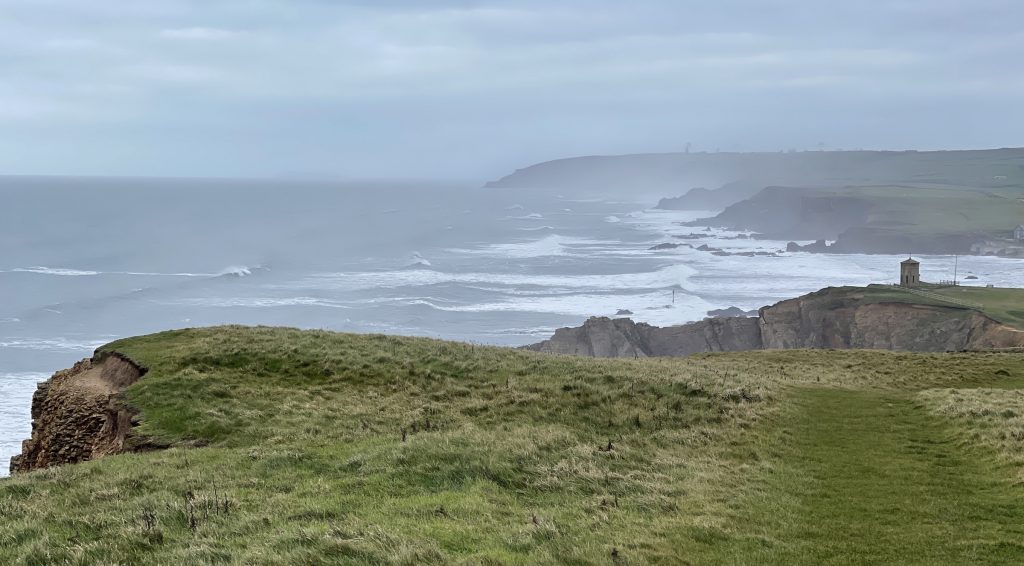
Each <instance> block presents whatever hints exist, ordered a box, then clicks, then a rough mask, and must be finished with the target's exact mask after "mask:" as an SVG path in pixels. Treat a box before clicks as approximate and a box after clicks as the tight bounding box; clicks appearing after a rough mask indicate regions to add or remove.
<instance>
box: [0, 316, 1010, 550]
mask: <svg viewBox="0 0 1024 566" xmlns="http://www.w3.org/2000/svg"><path fill="white" fill-rule="evenodd" d="M104 349H105V350H109V351H117V352H120V353H122V354H125V355H127V356H129V357H130V358H132V359H134V360H136V361H137V362H139V363H141V364H142V365H144V366H146V367H147V368H148V369H149V372H148V373H147V374H146V376H145V377H144V378H143V379H142V380H141V381H139V382H138V383H136V384H135V385H133V386H132V387H131V388H130V389H129V390H128V391H127V395H128V397H129V400H130V401H131V403H132V404H133V405H135V406H136V407H137V408H138V409H139V410H140V411H141V415H142V419H143V422H142V425H141V426H140V431H141V432H142V433H143V434H146V435H149V436H152V437H154V438H158V439H159V440H161V441H163V442H167V443H170V444H171V445H172V446H173V448H171V449H169V450H164V451H159V452H150V453H142V454H129V455H121V456H114V457H109V458H105V459H102V460H98V461H94V462H89V463H85V464H81V465H75V466H67V467H63V468H56V469H50V470H44V471H39V472H33V473H29V474H25V475H21V476H17V477H14V478H11V479H8V480H3V481H0V562H3V563H11V564H17V563H25V564H50V563H65V562H66V563H81V564H88V563H123V564H128V563H131V564H136V563H165V564H166V563H197V564H198V563H233V564H243V563H244V564H264V563H266V564H272V563H353V564H389V563H399V564H425V563H436V564H450V563H464V564H505V563H509V564H646V563H651V562H663V563H686V562H689V563H700V564H704V563H712V564H732V563H742V562H748V563H749V562H758V563H779V564H783V563H785V564H793V563H807V564H820V563H824V562H828V561H829V560H830V559H835V558H836V552H848V551H849V549H851V548H855V547H856V546H857V545H858V544H869V539H870V538H871V537H876V536H878V534H879V531H877V529H875V528H874V527H872V528H864V529H860V530H858V531H856V532H853V531H850V532H847V531H844V530H843V528H842V525H843V523H842V519H843V517H838V518H837V517H834V516H833V517H832V520H833V521H834V523H835V525H833V526H829V525H828V524H827V523H822V522H821V521H819V520H818V519H815V518H816V517H818V518H819V519H820V516H823V515H822V514H824V513H826V510H827V509H829V508H830V507H829V506H830V503H829V497H830V492H829V489H828V488H829V485H832V484H830V483H829V482H828V481H826V479H827V477H829V474H830V473H833V472H836V470H833V469H825V468H828V466H829V465H828V461H830V460H829V459H827V458H826V459H824V460H822V459H821V457H820V454H819V453H818V452H816V451H818V450H820V449H822V447H823V446H829V450H833V451H834V450H838V451H840V452H842V454H843V458H842V459H840V460H839V461H840V462H849V461H856V460H857V459H858V458H873V457H876V456H877V457H884V458H886V459H887V460H888V461H890V462H891V465H892V466H893V467H894V468H893V469H896V470H898V469H900V468H901V467H903V466H905V467H906V469H908V470H909V469H913V470H923V471H927V466H928V465H930V463H931V464H936V465H938V464H937V463H941V462H942V461H945V460H943V459H946V458H948V461H950V462H954V463H955V465H957V466H960V465H961V464H963V467H962V468H955V469H951V470H947V472H949V473H948V474H947V475H948V476H949V477H948V482H947V481H946V480H945V479H943V480H942V482H940V483H936V484H934V485H931V484H928V485H926V486H925V488H927V489H925V488H922V490H921V491H920V493H919V494H918V495H919V497H917V498H916V499H915V498H911V497H907V498H906V502H905V503H906V506H905V508H890V507H891V506H890V507H886V505H885V501H884V500H885V498H887V497H889V496H891V491H890V492H887V491H886V490H884V489H877V490H874V491H872V490H871V489H867V488H866V487H865V484H864V482H865V481H866V482H867V483H868V484H871V485H875V487H881V486H883V484H884V481H885V478H881V477H880V478H876V479H877V480H878V482H877V484H873V483H872V481H873V480H872V478H871V477H870V476H867V477H866V478H861V480H863V481H859V482H858V481H854V480H856V478H855V477H847V476H836V478H837V479H836V483H835V486H836V489H841V490H849V491H848V492H847V491H843V494H846V495H850V494H853V495H854V496H855V494H856V493H857V490H860V492H861V493H862V494H863V495H864V499H863V505H860V506H859V507H857V508H856V509H855V513H854V514H851V515H848V516H846V517H845V519H846V520H856V521H857V522H858V523H860V522H864V524H876V523H877V521H878V520H879V519H880V518H882V519H885V520H886V521H899V520H901V519H905V520H906V521H907V523H906V524H905V525H903V526H902V527H900V528H904V529H907V531H906V536H903V535H901V534H900V533H901V531H900V529H899V528H897V527H895V526H894V527H893V528H894V529H895V530H890V531H888V532H887V534H886V536H885V537H883V538H882V539H879V540H881V541H882V543H880V544H876V545H875V546H874V547H873V550H872V554H871V556H872V557H873V558H875V559H877V560H880V561H888V562H890V563H892V562H903V563H911V562H915V561H917V562H921V563H933V564H934V563H942V562H946V563H963V562H964V561H967V560H970V559H972V558H973V559H975V560H982V561H988V562H993V563H998V562H1000V561H1003V562H1006V563H1013V562H1019V561H1020V560H1021V559H1024V547H1021V546H1019V545H1018V544H1017V542H1016V541H1017V540H1019V537H1020V535H1021V533H1020V532H1019V530H1020V529H1019V528H1018V527H1017V526H1016V525H1020V524H1024V505H1021V503H1024V500H1022V499H1021V494H1019V493H1018V491H1017V489H1016V488H1014V487H1013V486H1012V485H1011V480H1012V479H1013V478H1014V477H1015V475H1016V472H1015V468H1014V467H1013V466H1014V465H1015V464H1014V463H1012V462H1008V461H1005V460H1003V459H1000V458H999V456H998V454H997V451H996V450H991V451H990V452H986V451H985V450H981V449H976V448H972V447H961V446H959V445H956V444H948V442H952V441H953V439H955V438H956V436H955V435H956V434H957V433H958V431H960V430H961V429H960V428H957V426H958V425H957V423H958V422H959V420H957V419H949V420H943V419H944V418H943V417H941V416H938V415H937V414H933V413H928V412H927V411H928V409H927V407H925V405H924V404H923V403H921V402H918V401H916V399H917V397H915V395H918V394H919V392H921V391H923V390H929V389H932V388H936V387H941V388H949V387H957V388H964V387H977V386H991V385H993V384H999V385H1000V386H1004V387H1011V386H1014V385H1015V384H1017V383H1018V382H1024V358H1022V357H1020V356H1015V355H1012V354H949V355H946V354H944V355H921V354H893V353H886V352H831V351H814V352H812V351H780V352H752V353H744V354H728V355H705V356H695V357H690V358H685V359H660V360H659V359H655V360H595V359H581V358H571V357H554V356H545V355H541V354H534V353H529V352H520V351H513V350H507V349H500V348H492V347H479V346H472V345H467V344H457V343H450V342H441V341H435V340H429V339H412V338H396V337H386V336H356V335H346V334H335V333H329V332H317V331H305V332H303V331H298V330H291V329H270V328H242V327H223V328H212V329H199V330H183V331H175V332H167V333H162V334H156V335H151V336H145V337H140V338H133V339H128V340H123V341H119V342H115V343H113V344H110V345H108V346H106V347H104ZM847 395H853V396H854V397H845V396H847ZM820 396H824V397H825V398H826V400H825V401H821V400H820V398H819V397H820ZM845 399H852V400H854V401H856V402H854V403H852V404H847V403H846V402H845V401H844V400H845ZM807 403H811V404H812V405H814V406H815V407H819V408H820V409H821V410H819V411H818V412H817V413H815V414H814V416H813V418H814V419H816V420H820V422H819V423H811V422H809V421H808V422H804V421H802V420H800V419H803V418H804V417H805V416H806V415H807V414H809V413H807V412H806V411H802V410H800V409H799V408H800V407H801V406H803V405H802V404H807ZM878 403H888V405H885V406H886V407H889V409H885V410H882V411H881V412H879V411H878V410H877V408H878ZM847 406H849V407H852V409H851V410H852V411H854V413H851V414H846V415H844V414H842V412H843V410H844V407H847ZM892 407H896V409H893V408H892ZM856 411H865V412H866V413H870V415H871V416H872V418H867V419H857V418H855V417H856ZM907 411H909V413H907V414H906V415H904V413H905V412H907ZM876 413H878V414H876ZM896 413H898V415H896V416H899V417H900V418H901V419H903V418H904V416H905V417H906V418H905V420H906V422H905V423H904V425H906V426H910V425H913V424H914V423H917V425H914V426H921V427H925V428H924V429H923V430H924V432H923V433H922V439H923V440H922V439H919V440H920V441H921V442H940V443H947V444H941V446H940V449H936V450H938V451H939V452H942V453H941V454H931V452H929V453H928V454H930V455H929V456H928V457H929V458H931V457H932V456H934V458H935V459H934V460H928V459H925V460H922V459H921V458H922V453H921V452H920V451H917V450H916V449H915V448H914V447H913V446H909V445H905V444H900V443H901V442H903V440H901V438H902V437H891V438H890V437H887V436H886V435H892V434H894V429H893V428H892V427H890V426H888V425H889V424H891V423H889V422H887V421H885V418H889V416H892V415H893V414H896ZM879 415H881V416H879ZM887 415H888V416H887ZM901 415H902V416H901ZM894 418H895V417H894ZM958 418H959V417H958ZM794 419H796V420H794ZM829 419H836V420H835V423H833V424H835V426H845V427H847V428H845V429H843V430H844V431H846V432H845V433H844V434H855V435H865V436H875V437H876V439H877V440H879V442H860V443H853V445H852V449H854V450H857V451H860V452H856V453H848V452H843V446H841V445H835V444H829V442H828V437H827V431H829V430H830V428H829V427H830V426H831V425H830V424H829ZM862 422H863V423H865V424H864V426H866V427H867V428H870V429H871V430H867V429H865V430H863V431H860V430H859V429H857V428H856V427H857V426H861V425H860V424H857V423H862ZM901 422H902V421H901ZM907 423H910V424H907ZM819 425H820V426H819ZM850 427H853V428H850ZM961 428H962V427H961ZM836 430H838V429H836ZM812 432H813V435H811V436H807V435H809V434H811V433H812ZM897 432H898V431H897ZM822 434H826V436H821V435H822ZM879 435H880V436H879ZM915 438H916V437H915ZM886 439H888V440H890V441H891V442H882V440H886ZM944 439H945V440H944ZM877 446H883V447H885V448H886V452H885V453H884V454H883V453H878V454H871V453H870V451H871V450H873V449H874V447H877ZM865 451H866V452H865ZM926 455H927V454H926ZM901 459H905V460H906V461H902V460H901ZM809 462H817V463H816V464H814V465H809V464H808V463H809ZM821 466H824V468H821ZM785 470H791V471H792V474H789V475H787V476H786V477H794V478H804V479H805V480H806V481H805V482H804V481H801V482H794V481H790V480H786V479H785V478H782V477H780V476H779V473H780V472H782V471H785ZM826 472H828V473H826ZM922 473H924V472H922ZM794 474H795V475H794ZM945 477H946V476H943V478H945ZM940 479H941V478H940ZM784 480H785V481H784ZM839 480H843V481H839ZM905 483H906V484H907V485H910V486H911V487H912V486H913V485H915V484H914V482H913V481H907V482H905ZM973 484H977V485H983V486H986V487H985V489H986V490H987V491H985V492H984V494H982V495H983V496H980V495H978V494H975V493H973V492H972V493H967V494H963V495H962V496H961V497H960V499H959V500H958V501H959V503H957V505H961V504H962V505H969V506H971V509H972V511H971V515H970V516H967V517H964V516H961V515H959V514H954V515H950V516H949V517H946V516H944V515H942V514H941V513H939V514H934V513H931V512H930V511H929V512H927V513H926V512H925V510H927V509H932V510H934V509H940V510H941V509H945V508H946V507H944V506H943V505H936V498H938V499H942V498H943V497H946V496H948V493H946V492H945V490H946V488H949V487H950V486H952V487H957V486H965V485H973ZM812 485H813V486H814V487H815V489H816V490H818V491H807V490H806V489H805V488H807V487H808V486H812ZM871 485H868V487H871ZM901 485H902V484H901ZM833 495H834V494H833ZM841 495H842V494H841ZM872 497H877V499H872ZM915 506H920V508H918V507H915ZM958 509H959V507H958ZM922 513H925V515H926V517H925V518H926V519H927V521H925V522H924V523H921V521H920V519H921V517H922V516H923V515H922ZM811 521H815V522H811ZM915 521H917V522H915ZM944 521H945V522H944ZM949 521H956V522H957V525H959V527H958V528H956V529H954V528H953V527H951V526H950V525H951V523H949ZM964 525H968V527H964ZM946 531H950V532H946ZM941 533H945V534H943V535H942V536H938V535H939V534H941ZM817 537H821V538H820V540H825V539H826V538H828V537H832V538H835V537H839V539H840V541H841V542H842V544H840V545H839V546H828V545H816V544H814V541H815V540H819V539H818V538H817ZM830 557H831V558H830ZM925 559H928V560H930V562H926V561H925ZM853 561H855V560H853ZM847 562H849V560H847Z"/></svg>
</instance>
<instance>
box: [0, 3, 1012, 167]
mask: <svg viewBox="0 0 1024 566" xmlns="http://www.w3.org/2000/svg"><path fill="white" fill-rule="evenodd" d="M0 14H3V16H4V17H2V18H0V74H2V76H3V77H4V81H3V85H2V87H0V105H2V106H3V108H2V109H0V172H8V173H108V174H177V175H190V174H194V175H247V176H248V175H272V174H275V173H277V172H280V171H300V170H304V169H308V170H313V171H333V172H335V173H336V174H338V175H351V176H385V177H386V176H405V177H408V176H416V175H423V176H474V177H478V178H486V177H492V176H497V175H500V174H501V173H503V172H504V170H505V169H508V168H511V167H513V166H521V165H523V164H526V163H527V162H529V161H532V160H536V159H546V158H554V157H559V156H563V155H570V154H575V153H596V152H600V153H611V152H618V151H670V150H674V149H678V148H680V147H682V146H683V145H684V144H685V143H686V142H688V141H689V142H693V143H695V144H697V145H698V146H700V147H704V148H706V149H713V148H715V147H721V148H722V149H749V150H754V149H779V148H788V147H811V146H816V145H817V143H818V142H819V141H824V142H826V143H827V144H828V145H830V146H833V147H837V146H844V147H921V148H931V147H961V146H964V147H966V146H998V145H1015V144H1019V141H1020V140H1019V137H1018V134H1017V132H1019V131H1021V130H1022V128H1021V126H1024V115H1022V111H1021V110H1020V109H1019V104H1017V102H1016V101H1017V99H1018V98H1019V97H1020V96H1022V95H1024V80H1022V79H1020V78H1019V77H1021V76H1024V73H1022V71H1024V63H1022V60H1021V58H1020V57H1019V53H1020V52H1021V48H1022V47H1024V34H1022V32H1021V31H1020V30H1019V25H1018V23H1017V22H1019V21H1021V18H1022V16H1024V5H1020V4H1019V3H1018V2H1015V1H1008V0H979V1H976V2H973V3H970V4H968V3H965V2H960V1H953V0H927V1H925V0H897V1H891V2H858V3H836V2H818V1H812V0H785V1H784V0H720V1H717V2H679V1H676V0H660V1H655V0H648V1H637V2H619V1H616V2H613V1H611V0H564V1H560V2H542V1H540V0H517V1H514V2H513V1H509V0H493V1H484V0H480V1H440V2H429V3H425V2H419V1H404V2H403V1H397V0H396V1H387V2H381V1H344V2H337V1H332V2H328V1H326V0H319V1H318V0H299V1H285V0H279V1H275V0H247V1H242V0H222V1H218V2H209V1H200V0H149V1H147V2H114V1H113V0H94V1H92V2H80V1H78V0H0ZM55 139H56V140H59V142H57V143H55V141H54V140H55ZM85 144H88V147H87V148H86V149H83V145H85ZM399 173H400V174H399Z"/></svg>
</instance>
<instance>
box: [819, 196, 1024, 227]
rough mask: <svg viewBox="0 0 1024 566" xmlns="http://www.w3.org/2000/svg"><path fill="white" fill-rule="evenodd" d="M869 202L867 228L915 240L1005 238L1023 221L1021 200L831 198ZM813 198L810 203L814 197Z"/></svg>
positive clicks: (920, 197) (973, 197) (936, 197)
mask: <svg viewBox="0 0 1024 566" xmlns="http://www.w3.org/2000/svg"><path fill="white" fill-rule="evenodd" d="M836 194H838V195H842V196H852V197H857V198H863V199H868V200H869V201H870V202H871V214H870V217H869V218H868V222H867V224H866V226H867V227H873V228H878V229H888V230H895V231H897V232H901V233H908V234H918V235H941V234H966V233H981V234H986V235H988V236H990V237H993V238H1009V237H1010V233H1011V231H1012V230H1013V228H1014V227H1015V226H1017V225H1018V224H1020V223H1021V218H1024V201H1022V200H1021V199H1020V198H1019V195H1011V194H1001V193H994V192H985V191H972V190H954V189H936V188H921V187H905V186H879V187H849V188H846V189H841V190H838V191H834V192H829V191H826V192H822V193H821V195H820V196H821V197H826V198H827V197H831V196H833V195H836ZM812 198H813V197H812Z"/></svg>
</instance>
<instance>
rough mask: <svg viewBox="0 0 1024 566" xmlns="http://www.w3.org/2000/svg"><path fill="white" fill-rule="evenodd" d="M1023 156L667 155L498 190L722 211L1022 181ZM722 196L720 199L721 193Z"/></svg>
mask: <svg viewBox="0 0 1024 566" xmlns="http://www.w3.org/2000/svg"><path fill="white" fill-rule="evenodd" d="M1022 171H1024V149H1021V148H1015V149H992V150H967V151H808V152H794V153H781V152H779V153H664V154H640V155H618V156H589V157H576V158H570V159H560V160H556V161H549V162H546V163H539V164H537V165H532V166H530V167H526V168H524V169H520V170H518V171H516V172H514V173H512V174H511V175H508V176H506V177H503V178H502V179H499V180H497V181H493V182H491V183H488V185H487V186H488V187H492V188H539V189H551V190H557V191H562V192H565V193H572V192H587V193H589V194H610V195H631V196H635V195H637V194H645V193H648V194H656V193H657V194H658V196H666V195H680V194H683V193H686V191H689V190H690V189H691V188H692V187H708V188H712V189H714V188H717V187H723V185H725V186H724V187H723V188H722V189H718V190H696V191H691V192H690V193H689V194H687V195H686V196H684V197H682V198H676V199H672V200H671V201H665V202H664V203H663V206H664V207H665V208H685V209H691V210H708V209H712V210H719V209H721V208H724V207H725V206H728V205H729V204H733V203H735V202H739V201H740V200H743V199H744V198H747V197H749V196H751V195H752V194H753V193H754V192H756V191H757V190H760V189H761V188H763V187H766V186H770V185H791V186H828V187H842V186H846V185H871V184H894V183H911V182H913V183H918V184H935V185H947V186H972V187H989V186H1002V185H1007V184H1011V183H1019V182H1020V181H1021V175H1022V173H1021V172H1022ZM719 190H720V191H723V193H719V192H718V191H719Z"/></svg>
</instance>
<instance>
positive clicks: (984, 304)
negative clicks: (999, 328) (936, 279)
mask: <svg viewBox="0 0 1024 566" xmlns="http://www.w3.org/2000/svg"><path fill="white" fill-rule="evenodd" d="M933 291H934V292H936V293H938V294H940V295H945V296H947V297H952V298H955V299H960V300H962V301H970V302H972V303H976V304H979V305H981V311H982V312H983V313H985V314H987V315H988V316H990V317H992V318H994V319H996V320H998V321H999V322H1002V323H1003V324H1008V325H1010V326H1013V327H1014V328H1017V329H1020V330H1024V289H1004V288H987V287H942V288H939V289H934V290H933Z"/></svg>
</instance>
